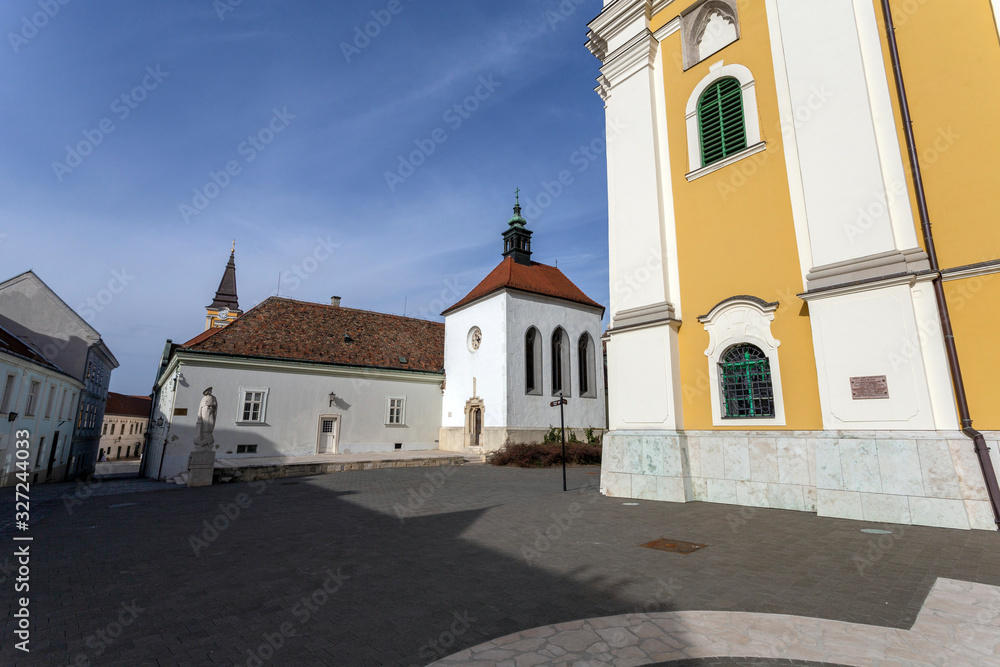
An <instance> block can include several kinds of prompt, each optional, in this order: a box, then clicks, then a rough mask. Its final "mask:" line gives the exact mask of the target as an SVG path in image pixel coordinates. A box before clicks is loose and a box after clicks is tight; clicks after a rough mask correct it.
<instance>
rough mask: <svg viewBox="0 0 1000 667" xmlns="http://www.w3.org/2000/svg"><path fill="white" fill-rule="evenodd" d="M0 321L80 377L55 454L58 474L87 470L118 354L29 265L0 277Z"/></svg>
mask: <svg viewBox="0 0 1000 667" xmlns="http://www.w3.org/2000/svg"><path fill="white" fill-rule="evenodd" d="M0 326H2V327H3V328H5V329H7V330H8V331H9V332H11V333H12V334H13V335H15V336H16V337H17V338H18V339H20V340H22V341H24V342H26V343H28V344H29V345H31V346H32V347H33V348H34V349H35V350H37V351H38V352H39V353H40V354H41V355H42V356H43V357H44V358H45V359H46V360H48V361H49V362H50V363H51V364H52V365H54V366H56V367H57V368H59V369H61V370H62V371H63V372H65V373H66V374H68V375H69V376H70V377H71V378H73V379H74V380H76V381H78V382H81V383H83V388H82V390H81V391H80V393H79V394H78V400H77V401H76V402H75V414H74V415H73V417H71V418H70V419H71V420H72V421H70V422H68V423H66V424H64V425H63V426H62V428H61V429H60V438H61V441H60V442H62V439H65V433H71V434H72V435H71V438H72V439H71V440H70V442H68V443H67V445H68V447H66V449H65V450H64V451H63V453H60V454H59V460H60V461H64V463H62V464H60V465H65V466H66V467H65V471H64V473H63V474H60V475H58V478H59V479H64V478H65V477H67V476H68V477H75V476H79V475H83V476H86V475H89V474H92V473H93V471H94V466H95V465H96V463H97V453H98V443H99V441H100V428H101V421H102V420H103V418H104V404H105V401H106V400H107V396H108V386H109V385H110V383H111V372H112V371H113V370H114V369H115V368H118V360H117V359H115V356H114V355H113V354H112V353H111V350H109V349H108V346H107V345H106V344H105V343H104V340H103V339H102V338H101V334H100V333H99V332H98V331H97V330H96V329H94V328H93V327H92V326H90V324H88V323H87V322H86V320H84V319H83V318H82V317H80V315H79V314H77V313H76V312H75V311H74V310H73V309H72V308H70V307H69V306H68V305H67V304H66V302H65V301H63V300H62V299H61V298H59V296H58V295H57V294H56V293H55V292H54V291H52V289H51V288H50V287H49V286H48V285H46V284H45V283H44V282H43V281H42V279H41V278H39V277H38V276H37V275H36V274H35V273H34V272H33V271H26V272H24V273H22V274H20V275H17V276H15V277H13V278H11V279H9V280H6V281H4V282H2V283H0ZM29 389H30V386H29ZM60 447H63V445H62V444H60ZM58 468H59V466H56V468H54V469H53V470H54V471H55V470H56V469H58Z"/></svg>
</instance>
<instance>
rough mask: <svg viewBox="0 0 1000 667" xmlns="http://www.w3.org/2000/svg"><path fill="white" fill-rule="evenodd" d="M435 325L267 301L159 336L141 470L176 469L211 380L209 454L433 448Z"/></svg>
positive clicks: (438, 352)
mask: <svg viewBox="0 0 1000 667" xmlns="http://www.w3.org/2000/svg"><path fill="white" fill-rule="evenodd" d="M443 349H444V326H443V325H442V324H440V323H437V322H429V321H426V320H419V319H414V318H407V317H399V316H396V315H386V314H382V313H375V312H371V311H366V310H358V309H354V308H342V307H340V299H339V297H334V299H333V302H332V303H331V305H323V304H316V303H306V302H301V301H294V300H291V299H284V298H278V297H272V298H269V299H267V300H265V301H264V302H263V303H261V304H260V305H258V306H256V307H255V308H253V309H251V310H249V311H248V312H246V313H245V314H243V315H242V316H240V317H239V318H238V319H236V320H234V321H233V322H232V323H230V324H229V325H228V326H226V327H224V328H213V329H209V330H207V331H205V332H204V333H202V334H200V335H199V336H197V337H195V338H194V339H192V340H190V341H188V342H187V343H185V344H183V345H172V344H169V343H168V347H167V350H166V351H165V355H164V363H163V365H162V366H161V369H162V370H161V373H160V375H159V378H158V380H157V382H156V385H155V387H154V410H153V419H152V423H151V425H150V430H149V433H150V438H149V444H148V446H147V451H146V453H145V455H144V467H143V474H144V475H145V476H148V477H152V478H155V479H167V478H171V477H175V476H177V475H179V474H180V473H182V472H184V471H186V469H187V465H188V456H189V455H190V454H191V452H193V451H194V438H195V435H196V434H197V412H198V405H199V402H200V401H201V399H202V396H203V392H204V391H205V390H206V389H208V388H210V387H211V388H212V394H213V395H214V396H215V397H216V399H217V400H218V413H217V417H216V425H215V432H214V436H215V442H216V446H217V448H216V450H215V451H216V455H217V457H218V458H219V459H227V458H228V459H238V458H248V457H267V456H283V457H290V456H307V455H315V454H324V453H330V454H336V453H344V454H346V453H361V452H381V451H392V450H424V449H436V448H437V446H438V443H437V440H438V431H439V427H440V425H441V423H440V414H441V386H442V383H443V382H444V362H443V357H442V351H443Z"/></svg>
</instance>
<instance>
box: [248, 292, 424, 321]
mask: <svg viewBox="0 0 1000 667" xmlns="http://www.w3.org/2000/svg"><path fill="white" fill-rule="evenodd" d="M271 299H279V300H281V301H291V302H293V303H301V304H303V305H307V306H313V307H315V308H328V309H331V310H334V309H335V310H351V311H354V312H356V313H374V314H375V315H381V316H383V317H395V318H398V319H401V320H413V321H415V322H427V323H429V324H438V325H441V326H444V323H443V322H435V321H434V320H425V319H424V318H422V317H410V316H408V315H397V314H395V313H383V312H382V311H380V310H371V309H369V308H352V307H350V306H334V305H333V304H330V303H317V302H315V301H303V300H301V299H292V298H290V297H287V296H269V297H267V298H266V299H264V301H262V302H261V303H265V302H267V301H270V300H271Z"/></svg>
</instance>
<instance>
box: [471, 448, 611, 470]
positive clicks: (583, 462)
mask: <svg viewBox="0 0 1000 667" xmlns="http://www.w3.org/2000/svg"><path fill="white" fill-rule="evenodd" d="M487 461H488V462H489V463H490V464H491V465H495V466H513V467H515V468H552V467H554V466H559V465H562V444H561V443H558V442H547V443H543V444H540V445H539V444H527V443H511V442H508V443H507V444H506V445H504V446H503V447H501V448H500V449H498V450H497V451H495V452H493V453H492V454H491V455H490V456H489V458H488V459H487ZM566 465H576V466H597V465H601V446H600V445H594V444H588V443H585V442H567V443H566Z"/></svg>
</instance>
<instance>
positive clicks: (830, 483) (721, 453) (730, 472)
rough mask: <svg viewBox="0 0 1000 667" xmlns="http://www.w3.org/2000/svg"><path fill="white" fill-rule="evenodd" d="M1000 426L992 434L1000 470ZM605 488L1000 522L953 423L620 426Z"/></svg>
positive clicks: (914, 520) (983, 526) (611, 436)
mask: <svg viewBox="0 0 1000 667" xmlns="http://www.w3.org/2000/svg"><path fill="white" fill-rule="evenodd" d="M998 436H1000V434H997V433H992V434H987V441H988V444H989V445H990V448H991V451H992V453H993V459H994V461H993V463H994V466H995V467H996V468H997V472H998V475H1000V451H998V447H997V444H998V443H997V441H998ZM601 490H602V492H603V493H604V494H605V495H608V496H615V497H621V498H638V499H646V500H663V501H669V502H689V501H704V502H713V503H724V504H730V505H742V506H748V507H770V508H778V509H789V510H799V511H805V512H816V513H818V514H819V515H820V516H830V517H838V518H845V519H857V520H863V521H872V522H879V523H899V524H912V525H920V526H937V527H942V528H958V529H964V530H968V529H977V530H996V528H997V526H996V523H995V521H994V517H993V513H992V510H991V508H990V504H989V497H988V496H987V494H986V486H985V484H984V482H983V476H982V471H981V470H980V468H979V462H978V460H977V458H976V454H975V451H974V449H973V443H972V441H971V440H969V439H968V438H966V437H965V436H964V435H962V434H961V433H959V432H952V431H625V430H616V431H610V432H609V433H607V434H606V435H605V436H604V462H603V465H602V468H601Z"/></svg>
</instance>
